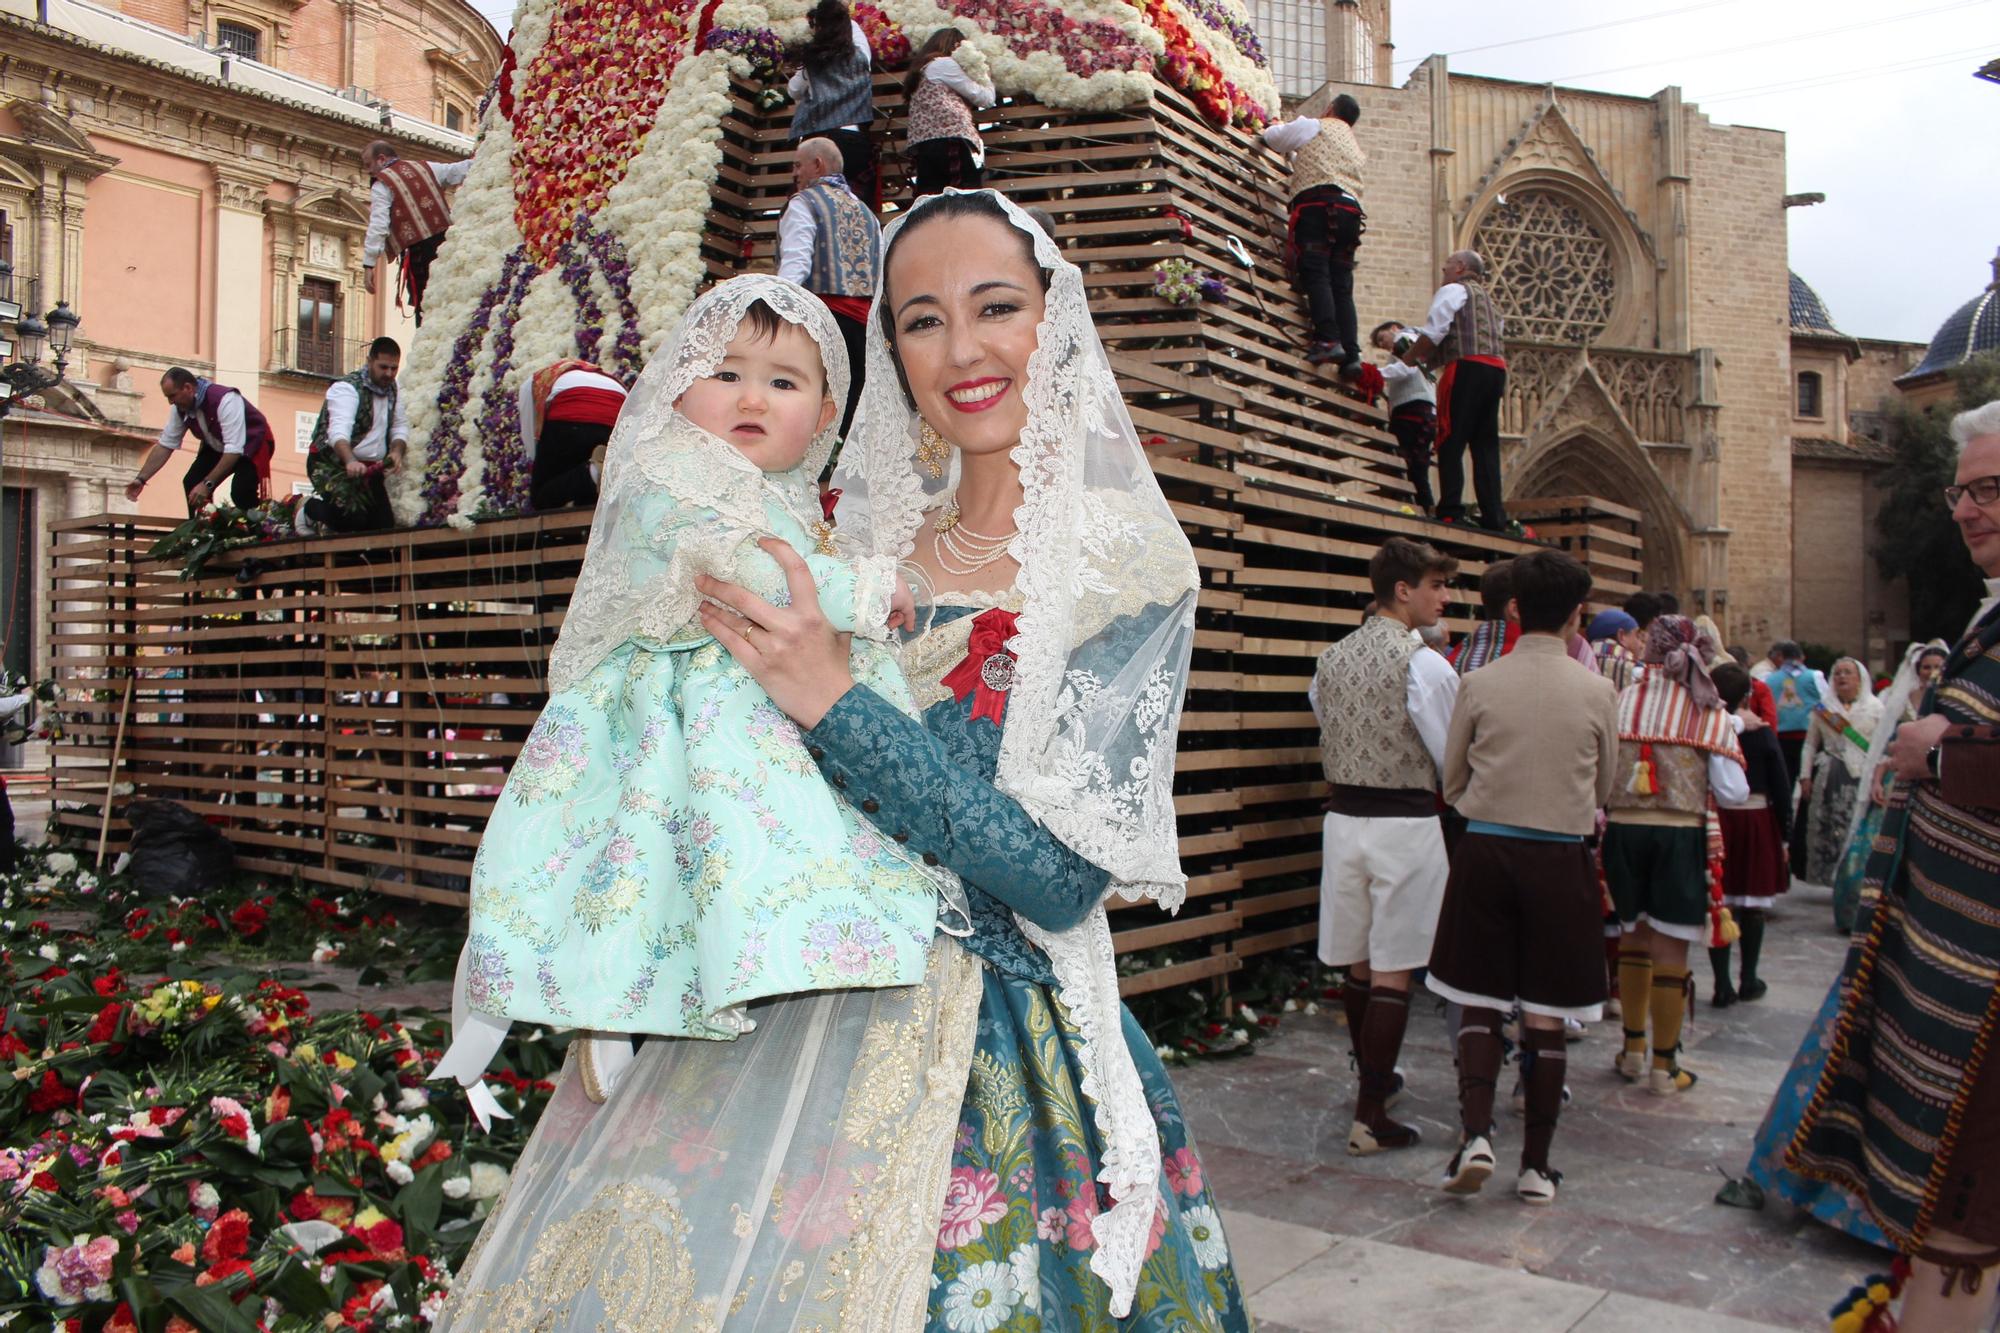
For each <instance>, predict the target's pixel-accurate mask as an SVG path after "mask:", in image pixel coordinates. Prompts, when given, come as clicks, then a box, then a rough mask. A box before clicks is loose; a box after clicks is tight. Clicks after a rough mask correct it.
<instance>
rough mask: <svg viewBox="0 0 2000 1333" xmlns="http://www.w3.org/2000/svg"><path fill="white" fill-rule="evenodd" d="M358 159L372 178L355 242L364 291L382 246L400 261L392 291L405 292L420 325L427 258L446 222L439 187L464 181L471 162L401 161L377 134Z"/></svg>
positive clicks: (371, 281) (370, 287)
mask: <svg viewBox="0 0 2000 1333" xmlns="http://www.w3.org/2000/svg"><path fill="white" fill-rule="evenodd" d="M361 165H362V167H363V168H365V169H366V170H367V172H368V176H369V179H370V180H371V181H372V182H373V184H371V185H370V186H369V187H368V235H367V237H366V239H365V240H363V242H362V246H361V263H362V267H363V271H364V272H365V274H366V276H367V283H368V293H369V295H371V296H372V295H374V293H375V264H376V261H377V260H378V259H379V258H380V257H381V256H382V254H383V252H384V251H385V250H386V251H387V253H388V255H389V257H390V258H391V259H399V263H400V265H401V268H400V277H399V278H398V283H397V286H398V297H399V299H400V296H401V293H402V292H403V291H407V292H408V293H409V296H410V310H411V312H412V313H413V314H414V315H415V316H416V320H417V327H418V328H422V327H423V323H424V288H425V287H426V286H427V285H428V284H429V283H430V280H431V261H432V260H433V259H436V258H437V252H438V247H439V246H440V245H442V244H444V233H445V228H447V227H449V226H450V225H451V205H450V204H449V203H447V202H446V201H445V197H444V192H445V191H446V190H448V189H451V188H452V187H454V186H457V185H461V184H463V183H464V181H465V173H466V172H468V171H470V170H471V169H472V163H471V161H470V160H469V159H468V160H467V161H464V162H409V161H405V160H404V159H403V158H401V157H398V156H397V155H396V146H395V145H394V144H392V143H388V142H386V141H384V140H381V139H377V140H376V141H375V142H374V143H371V144H369V145H368V146H367V147H366V148H364V149H362V150H361Z"/></svg>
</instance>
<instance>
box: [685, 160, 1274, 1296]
mask: <svg viewBox="0 0 2000 1333" xmlns="http://www.w3.org/2000/svg"><path fill="white" fill-rule="evenodd" d="M885 241H886V249H885V262H884V283H883V287H882V291H881V294H880V296H878V298H877V301H876V318H875V319H874V320H871V321H870V328H869V337H868V352H867V357H868V372H869V373H868V381H867V388H866V389H865V390H864V395H863V399H862V404H861V409H860V411H859V413H858V415H857V417H856V421H855V429H854V431H853V432H852V434H851V436H850V439H849V441H848V443H847V446H846V448H845V450H844V451H843V454H842V458H841V462H840V466H839V469H838V470H837V471H836V472H835V474H834V483H835V485H836V486H837V487H838V488H839V489H840V490H841V492H842V498H841V501H840V508H839V511H838V519H839V528H838V533H839V540H840V541H841V542H842V544H844V545H851V546H852V547H853V548H855V549H856V550H858V552H860V553H868V554H884V555H891V556H894V557H896V558H899V559H903V560H905V561H907V566H906V568H908V569H910V570H913V571H914V572H915V576H916V581H918V582H920V583H922V584H924V585H926V586H927V587H928V589H929V598H928V600H929V603H930V621H929V624H928V626H927V627H926V628H925V629H924V630H922V632H920V633H918V634H917V635H916V636H915V637H914V638H913V639H911V640H910V641H909V642H908V643H907V644H906V645H905V646H904V650H903V660H904V667H905V670H906V672H907V674H908V676H909V682H910V687H911V689H912V690H913V691H914V692H915V694H916V697H917V704H918V707H919V709H920V710H921V711H922V720H921V721H914V720H912V719H909V718H908V717H905V716H904V715H902V714H899V713H896V712H895V711H894V710H893V709H890V708H885V707H884V704H883V701H882V700H881V699H880V698H878V697H877V696H876V695H874V694H873V692H872V691H870V690H868V689H867V688H866V687H861V686H856V685H854V684H853V683H852V681H851V678H850V676H849V673H848V670H847V666H846V654H845V652H844V651H843V650H842V649H841V647H840V644H839V641H838V639H837V638H836V636H835V634H834V633H833V631H832V630H831V628H829V627H828V625H827V624H826V621H825V618H824V616H822V615H821V614H820V612H819V610H818V607H817V605H816V603H815V599H814V595H813V589H812V585H811V583H810V581H809V580H807V579H805V578H803V577H797V578H795V579H794V581H793V586H792V589H791V598H790V605H789V606H782V607H781V606H773V605H771V604H769V603H768V602H765V601H763V600H762V599H759V598H756V597H754V596H752V595H749V594H748V593H746V592H745V591H744V590H743V589H740V588H736V587H734V586H732V585H729V584H722V583H714V582H709V583H707V584H705V585H703V586H704V588H705V590H706V591H707V593H708V594H709V596H711V597H712V598H715V599H716V600H717V601H718V602H720V603H721V604H722V606H721V607H720V608H717V607H711V609H710V611H709V612H708V613H707V614H706V615H705V617H704V622H705V623H706V624H707V625H708V627H709V629H710V632H712V633H714V634H715V635H716V637H717V638H718V639H719V640H721V641H722V643H723V644H724V645H725V646H726V647H728V648H729V649H730V650H731V651H732V652H733V653H735V654H736V656H737V658H738V660H740V661H741V662H742V663H743V664H744V666H745V667H747V668H748V669H749V671H750V672H751V674H752V675H753V676H755V677H756V678H757V680H758V682H759V683H760V684H762V685H763V686H764V688H765V690H766V691H767V692H768V693H769V694H770V696H771V698H772V699H773V700H774V701H775V702H776V703H777V704H778V706H779V707H780V708H781V709H783V710H784V711H785V713H786V714H788V715H789V716H790V717H791V718H792V720H793V721H794V722H796V723H797V724H798V725H799V727H800V728H801V729H802V731H803V733H804V735H805V738H806V741H807V744H808V746H809V749H810V752H811V753H812V754H813V756H814V757H815V758H816V759H817V760H818V761H819V764H820V767H821V769H822V770H823V771H824V772H826V773H827V774H828V775H829V776H830V777H831V779H832V781H833V782H834V784H835V786H836V787H839V788H841V789H843V790H844V791H846V792H847V793H848V795H849V797H850V798H852V799H858V801H859V804H860V807H861V809H862V810H864V811H866V812H868V814H869V816H870V818H871V819H872V820H873V821H874V822H875V826H876V828H877V829H878V830H880V831H881V832H882V833H883V834H885V835H886V836H888V837H890V838H892V839H894V840H896V841H897V842H899V843H901V844H903V845H905V846H907V847H909V848H910V849H911V850H913V851H918V852H920V853H921V854H922V856H923V859H924V860H925V861H927V862H930V861H935V862H938V863H941V864H942V865H944V866H945V867H946V868H948V869H951V870H954V871H956V872H957V874H958V875H959V877H960V879H961V881H962V882H963V884H964V888H965V890H966V895H967V897H968V898H969V899H970V905H971V916H972V924H973V931H972V934H971V935H970V936H969V937H968V938H967V939H966V940H965V941H964V946H965V948H966V949H967V950H969V951H970V952H971V953H972V954H973V955H974V956H975V957H976V958H977V959H978V960H979V970H980V986H981V994H980V999H979V1005H978V1010H979V1015H978V1033H979V1036H978V1046H977V1050H976V1053H975V1055H974V1061H973V1067H974V1070H975V1073H974V1076H973V1077H972V1079H971V1080H970V1082H969V1084H968V1085H967V1086H966V1089H965V1098H964V1102H963V1105H962V1106H960V1107H958V1108H957V1116H956V1120H955V1125H956V1128H957V1131H958V1132H957V1137H956V1140H955V1143H954V1145H953V1148H952V1165H951V1179H950V1185H949V1188H948V1191H947V1192H946V1193H945V1194H944V1196H943V1197H944V1207H943V1212H942V1216H941V1219H940V1225H939V1227H938V1229H937V1232H936V1241H937V1254H936V1262H935V1266H934V1268H933V1270H932V1280H933V1281H934V1282H935V1284H936V1285H935V1287H934V1288H933V1289H932V1291H931V1293H930V1312H929V1321H930V1327H932V1328H934V1329H942V1330H962V1329H969V1328H998V1327H1004V1326H1009V1325H1008V1323H1007V1321H1009V1320H1018V1321H1019V1326H1021V1327H1024V1328H1039V1327H1064V1328H1070V1327H1078V1328H1084V1327H1087V1328H1108V1327H1118V1328H1123V1329H1143V1330H1161V1331H1162V1333H1164V1330H1167V1329H1173V1330H1183V1329H1197V1328H1198V1329H1240V1328H1245V1327H1247V1322H1248V1321H1247V1317H1246V1315H1245V1312H1244V1309H1243V1301H1242V1294H1241V1291H1240V1288H1239V1286H1238V1284H1237V1281H1236V1278H1235V1275H1234V1270H1233V1266H1232V1263H1231V1260H1230V1255H1229V1248H1228V1245H1227V1243H1226V1242H1225V1241H1224V1239H1223V1235H1222V1230H1221V1226H1220V1223H1219V1219H1218V1217H1217V1213H1216V1207H1215V1203H1214V1199H1213V1197H1212V1196H1211V1195H1210V1193H1209V1191H1208V1187H1207V1185H1206V1183H1205V1182H1204V1180H1203V1177H1202V1173H1201V1168H1200V1161H1199V1159H1198V1158H1197V1157H1196V1155H1195V1150H1194V1145H1193V1143H1192V1142H1191V1140H1190V1137H1189V1133H1188V1129H1187V1125H1186V1122H1185V1120H1184V1119H1183V1118H1182V1116H1181V1113H1180V1110H1179V1105H1178V1102H1177V1099H1176V1098H1175V1095H1174V1091H1173V1086H1172V1084H1171V1083H1170V1082H1169V1081H1168V1079H1167V1077H1166V1072H1165V1070H1164V1069H1163V1068H1162V1067H1161V1065H1160V1062H1159V1059H1158V1057H1157V1056H1156V1054H1155V1053H1154V1050H1153V1047H1152V1043H1151V1042H1150V1041H1149V1040H1148V1039H1147V1037H1146V1035H1145V1033H1144V1032H1143V1031H1141V1030H1140V1028H1139V1026H1138V1024H1137V1023H1136V1022H1135V1021H1134V1020H1133V1018H1132V1016H1131V1014H1130V1013H1129V1012H1128V1011H1126V1010H1125V1008H1124V1006H1123V1005H1122V1004H1121V1003H1120V1002H1119V999H1118V978H1117V973H1116V968H1115V966H1114V956H1113V950H1112V945H1111V937H1110V933H1109V930H1108V927H1107V922H1106V916H1105V902H1106V900H1107V899H1109V898H1110V897H1111V896H1112V895H1114V894H1115V895H1118V896H1119V897H1121V898H1125V899H1128V900H1136V899H1152V900H1155V901H1158V902H1160V903H1162V904H1163V905H1166V906H1173V905H1176V904H1178V903H1179V902H1180V900H1181V898H1182V897H1183V895H1184V893H1185V884H1186V880H1185V876H1184V874H1183V872H1182V870H1181V868H1180V859H1179V854H1178V841H1177V837H1176V832H1175V825H1174V809H1173V766H1174V738H1175V734H1176V732H1177V729H1178V726H1179V720H1180V710H1181V702H1182V698H1183V696H1184V693H1185V690H1186V688H1187V673H1188V660H1189V652H1190V649H1191V647H1192V643H1193V635H1194V611H1195V600H1196V595H1197V592H1198V587H1199V581H1198V576H1197V570H1196V567H1195V563H1194V558H1193V553H1192V550H1191V548H1190V547H1189V545H1188V542H1187V539H1186V537H1185V536H1183V535H1182V533H1181V530H1180V527H1179V525H1178V523H1177V522H1176V521H1175V519H1174V516H1173V513H1172V511H1171V510H1169V509H1168V507H1167V504H1166V500H1165V498H1164V496H1163V495H1162V494H1161V491H1160V488H1159V484H1158V482H1157V481H1155V480H1154V477H1153V472H1152V469H1151V467H1150V465H1149V464H1148V462H1147V460H1146V458H1145V455H1144V452H1143V451H1142V449H1141V448H1140V445H1139V439H1138V435H1137V432H1136V431H1134V429H1133V427H1132V422H1131V418H1130V416H1129V415H1128V414H1127V412H1126V409H1125V404H1124V401H1123V399H1122V398H1121V396H1120V394H1119V390H1118V385H1117V380H1116V378H1115V377H1114V375H1113V373H1112V371H1111V367H1110V363H1109V360H1108V359H1107V357H1106V356H1105V353H1104V348H1103V345H1102V343H1101V342H1100V341H1099V340H1098V337H1097V332H1096V329H1095V328H1094V327H1093V325H1092V323H1091V320H1090V310H1089V306H1088V304H1087V302H1086V300H1085V295H1084V288H1083V278H1082V274H1081V273H1080V272H1079V271H1078V269H1077V268H1076V267H1075V266H1074V265H1072V264H1070V263H1068V262H1066V261H1065V260H1064V259H1063V258H1062V257H1061V254H1060V252H1059V251H1058V249H1057V248H1056V245H1055V243H1054V241H1053V240H1051V239H1050V238H1049V237H1048V236H1047V235H1046V234H1045V233H1044V232H1043V231H1041V230H1040V229H1039V228H1038V227H1037V226H1036V225H1035V224H1034V222H1033V221H1032V220H1031V219H1029V218H1028V216H1027V215H1026V214H1025V213H1023V212H1022V211H1021V210H1020V209H1019V208H1017V207H1015V206H1014V205H1013V204H1011V203H1008V202H1006V201H1005V200H1004V199H1003V198H1002V197H1001V196H999V195H997V194H995V193H994V192H992V191H985V190H983V191H976V192H973V193H957V192H951V193H946V194H942V195H935V196H931V197H929V198H926V199H922V200H919V201H917V203H916V204H915V206H914V207H913V208H912V209H911V210H910V211H909V212H908V213H907V214H905V215H904V216H903V217H902V218H901V219H900V220H899V221H898V222H897V223H896V224H895V225H894V226H892V227H891V228H889V230H888V231H887V233H886V234H885ZM773 554H774V555H776V556H777V557H778V558H779V559H780V561H781V562H783V561H784V560H785V553H784V552H782V551H774V552H773Z"/></svg>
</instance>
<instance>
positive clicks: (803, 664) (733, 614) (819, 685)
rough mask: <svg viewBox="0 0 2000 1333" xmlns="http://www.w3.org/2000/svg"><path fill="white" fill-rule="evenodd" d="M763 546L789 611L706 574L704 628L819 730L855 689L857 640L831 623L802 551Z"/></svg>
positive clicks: (772, 543) (699, 583) (698, 586)
mask: <svg viewBox="0 0 2000 1333" xmlns="http://www.w3.org/2000/svg"><path fill="white" fill-rule="evenodd" d="M759 545H761V546H762V547H763V548H764V550H765V551H766V552H767V553H768V554H769V555H770V557H771V558H772V559H773V560H775V561H777V562H778V567H779V568H780V569H782V570H784V571H785V586H786V587H787V588H788V589H789V590H790V592H791V605H790V606H773V605H771V604H770V603H769V602H767V601H765V600H764V599H763V598H762V597H759V596H758V595H757V594H756V593H754V592H751V591H750V590H749V589H748V588H744V587H741V586H739V585H737V584H734V583H724V582H723V581H722V580H721V579H717V578H711V577H709V576H708V575H706V574H704V575H702V576H701V577H699V578H697V579H696V580H695V590H696V591H697V592H699V593H701V594H702V595H703V596H704V597H708V598H712V599H713V600H712V601H706V602H703V603H702V606H701V623H702V628H704V629H706V630H707V631H708V632H709V633H710V634H713V635H714V636H715V638H716V642H718V643H720V644H721V645H722V646H723V647H724V648H727V649H728V650H729V652H730V654H731V655H732V656H733V657H735V659H736V660H737V661H738V662H740V663H741V664H742V665H743V669H744V670H746V671H748V672H749V673H750V675H751V676H752V677H753V678H754V679H755V680H756V682H757V683H758V684H759V685H762V686H763V687H764V693H766V694H768V695H770V696H771V702H772V703H774V704H776V705H778V707H779V708H781V709H783V710H784V713H785V716H787V717H789V718H791V719H792V721H794V722H796V723H798V724H799V725H800V726H802V727H815V726H818V725H819V721H820V719H821V718H823V717H825V716H826V714H827V710H829V709H831V708H832V707H833V706H834V705H835V704H836V703H838V702H840V697H841V696H842V695H843V694H846V693H847V691H848V690H850V689H852V688H853V686H854V677H853V675H852V674H851V673H850V672H849V671H848V643H849V640H850V639H851V638H852V636H851V635H847V634H841V633H839V632H837V631H836V630H835V629H834V628H833V626H832V625H831V624H829V623H828V622H827V618H826V615H825V613H824V612H822V611H821V610H820V605H819V589H818V588H817V587H815V586H814V585H813V577H812V570H810V569H809V568H807V567H806V562H805V560H804V559H803V558H801V557H800V555H799V553H798V552H797V551H795V550H793V549H792V548H791V547H790V546H789V545H787V544H786V543H784V542H781V541H779V540H778V539H777V538H775V537H766V538H764V539H763V540H762V541H761V542H760V543H759ZM717 603H720V604H721V605H717Z"/></svg>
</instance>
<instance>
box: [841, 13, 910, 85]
mask: <svg viewBox="0 0 2000 1333" xmlns="http://www.w3.org/2000/svg"><path fill="white" fill-rule="evenodd" d="M852 12H853V14H854V21H855V22H856V23H859V24H860V25H861V31H863V32H865V33H867V34H868V46H869V49H871V50H872V51H874V52H875V59H876V60H878V61H880V62H881V65H882V68H883V69H888V70H899V69H902V68H904V67H905V66H907V65H908V64H909V63H910V37H909V34H908V33H906V32H904V31H903V29H902V25H900V24H898V23H897V22H896V21H895V20H894V19H892V18H890V17H889V16H888V15H887V14H885V13H883V12H882V11H881V10H880V9H878V8H876V7H875V6H874V5H870V4H857V5H855V6H853V10H852Z"/></svg>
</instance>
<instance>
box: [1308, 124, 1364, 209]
mask: <svg viewBox="0 0 2000 1333" xmlns="http://www.w3.org/2000/svg"><path fill="white" fill-rule="evenodd" d="M1367 164H1368V155H1367V154H1366V153H1364V152H1362V151H1361V145H1360V144H1358V143H1356V142H1355V141H1354V129H1353V127H1352V126H1350V125H1349V124H1348V123H1347V122H1346V121H1344V120H1341V119H1340V118H1339V117H1337V116H1321V117H1320V120H1319V133H1318V134H1315V135H1314V136H1313V137H1312V138H1311V139H1309V140H1307V142H1306V146H1305V147H1304V148H1301V149H1299V151H1298V152H1296V153H1293V154H1292V183H1291V192H1292V196H1291V197H1292V198H1294V199H1296V198H1298V197H1299V196H1300V195H1302V194H1304V193H1305V192H1306V191H1307V190H1310V189H1312V188H1313V187H1315V186H1319V185H1338V186H1339V187H1340V188H1341V189H1343V190H1345V191H1347V192H1348V193H1349V194H1351V195H1353V196H1354V198H1355V199H1356V201H1359V200H1360V198H1361V169H1362V168H1363V167H1365V166H1366V165H1367Z"/></svg>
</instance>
